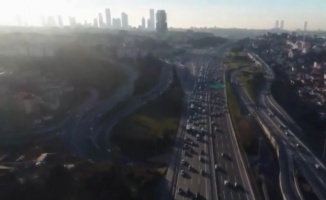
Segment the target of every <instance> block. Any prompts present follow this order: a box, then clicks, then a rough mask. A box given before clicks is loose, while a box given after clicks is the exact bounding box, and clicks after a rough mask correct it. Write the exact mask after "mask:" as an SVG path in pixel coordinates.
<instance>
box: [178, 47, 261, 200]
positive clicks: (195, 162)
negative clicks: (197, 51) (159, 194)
mask: <svg viewBox="0 0 326 200" xmlns="http://www.w3.org/2000/svg"><path fill="white" fill-rule="evenodd" d="M225 50H226V48H224V49H223V50H220V54H221V55H223V53H224V52H225ZM193 59H194V60H193V63H194V65H195V67H196V70H195V72H196V73H195V74H194V76H195V80H196V81H195V82H196V83H195V87H194V90H193V93H192V94H191V95H190V96H189V98H188V100H189V101H188V106H187V111H186V112H185V113H186V114H185V115H184V118H183V119H182V120H181V123H180V126H181V127H183V128H180V129H179V134H178V141H179V142H178V143H176V145H177V146H178V147H179V148H182V150H180V151H176V152H175V154H178V155H177V156H176V157H177V158H175V159H173V162H179V163H177V164H176V165H175V166H176V168H175V169H174V172H175V174H176V175H175V176H174V178H175V180H174V181H172V183H173V184H175V187H174V188H175V189H174V190H172V191H173V192H174V198H175V199H186V198H197V196H199V197H198V199H214V200H215V199H223V200H224V199H225V200H230V199H231V200H238V199H239V200H240V199H248V200H249V199H255V197H254V195H253V191H252V188H251V185H250V182H249V178H248V174H247V171H246V168H245V166H244V162H243V160H242V158H241V155H240V152H239V149H238V146H237V145H238V144H237V142H236V138H235V135H234V132H233V128H232V124H231V123H230V117H229V114H228V108H227V103H226V98H225V90H224V89H223V87H221V88H219V89H217V88H213V87H210V85H211V84H213V83H218V82H219V83H221V84H223V77H224V69H223V66H222V65H221V60H219V58H218V59H216V58H213V57H209V56H197V57H194V58H193ZM186 117H187V118H186Z"/></svg>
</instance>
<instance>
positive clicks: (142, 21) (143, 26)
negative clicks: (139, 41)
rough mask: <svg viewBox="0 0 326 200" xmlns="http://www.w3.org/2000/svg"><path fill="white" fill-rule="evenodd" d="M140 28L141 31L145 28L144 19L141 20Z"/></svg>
mask: <svg viewBox="0 0 326 200" xmlns="http://www.w3.org/2000/svg"><path fill="white" fill-rule="evenodd" d="M141 28H142V29H145V28H146V20H145V18H144V17H143V18H142V19H141Z"/></svg>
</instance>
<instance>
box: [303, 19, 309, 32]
mask: <svg viewBox="0 0 326 200" xmlns="http://www.w3.org/2000/svg"><path fill="white" fill-rule="evenodd" d="M307 29H308V22H307V21H305V22H304V25H303V30H304V31H307Z"/></svg>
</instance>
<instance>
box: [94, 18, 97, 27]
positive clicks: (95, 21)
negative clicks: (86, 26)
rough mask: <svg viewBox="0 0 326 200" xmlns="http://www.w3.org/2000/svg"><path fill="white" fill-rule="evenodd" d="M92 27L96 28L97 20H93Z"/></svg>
mask: <svg viewBox="0 0 326 200" xmlns="http://www.w3.org/2000/svg"><path fill="white" fill-rule="evenodd" d="M93 26H94V27H95V28H98V22H97V18H94V20H93Z"/></svg>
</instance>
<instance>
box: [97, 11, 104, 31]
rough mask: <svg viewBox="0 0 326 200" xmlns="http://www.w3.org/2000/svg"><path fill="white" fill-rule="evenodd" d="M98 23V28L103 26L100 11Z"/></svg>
mask: <svg viewBox="0 0 326 200" xmlns="http://www.w3.org/2000/svg"><path fill="white" fill-rule="evenodd" d="M98 25H99V27H100V28H104V22H103V17H102V14H101V13H99V14H98Z"/></svg>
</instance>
